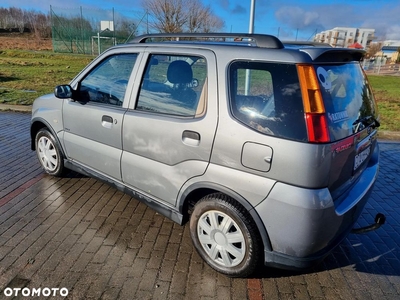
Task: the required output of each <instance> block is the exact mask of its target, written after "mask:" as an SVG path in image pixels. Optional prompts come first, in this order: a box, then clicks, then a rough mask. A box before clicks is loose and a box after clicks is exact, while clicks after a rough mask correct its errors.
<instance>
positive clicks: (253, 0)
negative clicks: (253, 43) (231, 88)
mask: <svg viewBox="0 0 400 300" xmlns="http://www.w3.org/2000/svg"><path fill="white" fill-rule="evenodd" d="M255 8H256V0H251V4H250V21H249V33H253V32H254V12H255ZM249 92H250V70H249V69H246V82H245V86H244V93H245V95H246V96H247V95H248V94H249Z"/></svg>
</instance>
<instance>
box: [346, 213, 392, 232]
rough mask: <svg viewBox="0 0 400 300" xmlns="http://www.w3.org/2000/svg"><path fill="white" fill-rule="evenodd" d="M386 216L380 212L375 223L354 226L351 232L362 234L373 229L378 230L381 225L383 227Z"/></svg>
mask: <svg viewBox="0 0 400 300" xmlns="http://www.w3.org/2000/svg"><path fill="white" fill-rule="evenodd" d="M385 221H386V217H385V215H384V214H381V213H378V214H376V216H375V224H371V225H369V226H365V227H361V228H353V229H352V230H351V233H356V234H361V233H366V232H369V231H372V230H376V229H378V228H379V227H381V226H382V225H383V224H385Z"/></svg>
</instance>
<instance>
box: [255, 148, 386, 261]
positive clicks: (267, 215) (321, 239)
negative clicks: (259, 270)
mask: <svg viewBox="0 0 400 300" xmlns="http://www.w3.org/2000/svg"><path fill="white" fill-rule="evenodd" d="M378 152H379V150H377V151H376V157H375V158H372V159H371V160H370V162H369V164H368V166H367V167H366V169H365V170H364V172H363V173H362V174H361V176H360V177H359V178H358V179H357V181H356V182H355V183H354V185H353V186H352V187H351V189H349V190H348V191H347V192H346V193H345V194H344V195H342V197H341V198H340V199H337V200H335V201H333V199H332V196H331V194H330V192H329V190H328V189H327V188H325V189H317V190H313V189H304V188H299V187H295V186H291V185H287V184H284V183H277V184H276V185H275V186H274V188H273V189H272V191H271V193H270V194H269V196H268V197H267V198H266V199H265V200H264V201H263V202H261V203H260V204H259V205H258V206H257V207H256V208H255V209H256V211H257V213H258V215H259V216H260V217H261V220H262V221H263V223H264V226H265V230H266V232H267V234H268V238H269V240H270V244H271V248H272V249H265V264H266V265H268V266H274V267H280V268H290V269H297V268H307V267H310V266H312V265H314V264H315V263H318V262H319V261H321V260H322V259H323V258H324V257H325V256H326V255H328V254H329V253H330V251H331V250H332V249H333V248H334V247H336V246H337V245H338V244H339V243H340V242H341V241H342V240H343V239H344V238H345V237H346V236H347V235H348V233H349V232H350V231H351V229H352V228H353V226H354V224H355V222H356V221H357V219H358V217H359V216H360V214H361V212H362V210H363V208H364V206H365V204H366V202H367V200H368V198H369V195H370V193H371V191H372V187H373V185H374V183H375V180H376V177H377V175H378V170H379V165H378V155H379V153H378Z"/></svg>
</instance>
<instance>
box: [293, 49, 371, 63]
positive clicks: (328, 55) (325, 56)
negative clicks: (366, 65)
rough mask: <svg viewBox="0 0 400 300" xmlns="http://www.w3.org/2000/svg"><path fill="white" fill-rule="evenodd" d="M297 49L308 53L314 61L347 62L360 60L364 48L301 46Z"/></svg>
mask: <svg viewBox="0 0 400 300" xmlns="http://www.w3.org/2000/svg"><path fill="white" fill-rule="evenodd" d="M299 51H301V52H304V53H306V54H308V55H309V56H310V57H311V59H312V60H313V61H314V62H334V63H338V62H349V61H361V59H362V58H363V57H364V55H365V53H366V52H365V51H364V50H360V49H346V48H318V47H312V48H301V49H299Z"/></svg>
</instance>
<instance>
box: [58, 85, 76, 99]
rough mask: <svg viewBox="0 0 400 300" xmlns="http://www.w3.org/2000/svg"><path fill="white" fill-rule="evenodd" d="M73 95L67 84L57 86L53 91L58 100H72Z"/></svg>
mask: <svg viewBox="0 0 400 300" xmlns="http://www.w3.org/2000/svg"><path fill="white" fill-rule="evenodd" d="M73 94H74V90H73V89H72V87H71V86H70V85H68V84H65V85H58V86H56V88H55V89H54V95H55V96H56V97H57V98H60V99H67V98H72V96H73Z"/></svg>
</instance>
